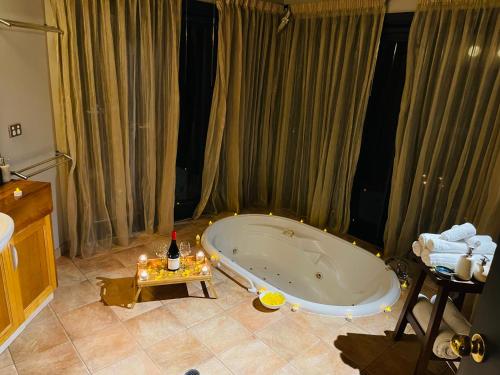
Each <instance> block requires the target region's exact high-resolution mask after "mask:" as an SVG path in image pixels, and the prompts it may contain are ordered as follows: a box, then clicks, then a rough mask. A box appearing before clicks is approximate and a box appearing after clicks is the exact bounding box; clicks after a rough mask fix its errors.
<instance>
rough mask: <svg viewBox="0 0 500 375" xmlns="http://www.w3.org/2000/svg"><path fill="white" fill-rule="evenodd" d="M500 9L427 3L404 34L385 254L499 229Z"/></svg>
mask: <svg viewBox="0 0 500 375" xmlns="http://www.w3.org/2000/svg"><path fill="white" fill-rule="evenodd" d="M499 12H500V8H498V7H494V6H493V3H492V2H490V1H474V0H470V1H465V0H464V1H458V2H456V3H452V2H450V1H446V0H444V1H437V0H432V1H429V0H426V1H423V2H421V3H420V4H419V7H418V9H417V12H416V13H415V17H414V19H413V23H412V27H411V30H410V39H409V46H408V59H407V72H406V82H405V88H404V92H403V98H402V102H401V110H400V115H399V121H398V132H397V136H396V153H395V159H394V167H393V178H392V187H391V196H390V202H389V212H388V219H387V224H386V230H385V246H386V253H388V254H402V253H405V252H407V251H408V249H409V248H410V244H411V242H412V241H413V240H414V239H415V238H416V236H417V235H418V233H420V232H440V231H442V230H444V229H446V228H448V227H450V226H452V225H453V224H458V223H462V222H464V221H470V222H472V223H473V224H474V225H476V227H477V228H478V231H479V232H480V233H485V234H490V235H492V236H493V237H494V238H498V236H499V234H500V232H499V231H500V228H499V227H498V222H499V221H500V199H499V194H498V186H499V185H498V183H499V180H500V176H499V174H500V169H499V168H500V164H499V163H498V160H499V148H500V143H499V129H500V126H499V125H500V124H499V108H500V94H499V91H500V90H499V89H498V88H499V87H500V86H499V81H500V78H499V67H500V56H499V53H500V52H499V51H500V21H499Z"/></svg>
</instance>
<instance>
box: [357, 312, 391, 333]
mask: <svg viewBox="0 0 500 375" xmlns="http://www.w3.org/2000/svg"><path fill="white" fill-rule="evenodd" d="M397 319H398V316H397V314H393V313H392V312H391V313H379V314H376V315H372V316H366V317H361V318H357V317H355V318H353V319H352V323H354V324H355V325H357V326H358V327H360V328H361V329H363V330H365V331H366V332H368V333H371V334H373V335H384V332H385V331H394V328H396V324H397V322H398V320H397Z"/></svg>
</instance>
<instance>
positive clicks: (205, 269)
mask: <svg viewBox="0 0 500 375" xmlns="http://www.w3.org/2000/svg"><path fill="white" fill-rule="evenodd" d="M201 273H202V274H203V275H207V274H208V266H207V265H204V266H203V267H201Z"/></svg>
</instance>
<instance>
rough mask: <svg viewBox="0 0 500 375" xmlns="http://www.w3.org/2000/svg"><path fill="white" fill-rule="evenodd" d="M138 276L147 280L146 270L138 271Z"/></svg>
mask: <svg viewBox="0 0 500 375" xmlns="http://www.w3.org/2000/svg"><path fill="white" fill-rule="evenodd" d="M139 277H140V278H141V280H147V279H148V277H149V274H148V271H146V270H142V271H141V272H140V273H139Z"/></svg>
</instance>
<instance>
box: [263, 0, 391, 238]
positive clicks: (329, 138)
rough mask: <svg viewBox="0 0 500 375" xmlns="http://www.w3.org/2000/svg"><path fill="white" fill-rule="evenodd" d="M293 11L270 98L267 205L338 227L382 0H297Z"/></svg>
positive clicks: (344, 218) (341, 228) (346, 202)
mask: <svg viewBox="0 0 500 375" xmlns="http://www.w3.org/2000/svg"><path fill="white" fill-rule="evenodd" d="M292 13H293V15H294V19H293V21H292V22H291V23H290V25H289V29H288V30H287V32H286V35H285V39H286V41H285V44H286V45H285V47H284V51H285V57H284V61H285V67H284V72H283V75H282V77H281V85H282V86H281V92H280V95H279V96H278V98H277V99H278V101H279V105H278V107H279V116H278V130H277V136H276V142H275V153H276V159H275V163H274V168H275V170H274V173H273V182H272V188H273V199H272V204H273V206H276V207H287V208H291V209H292V210H293V211H295V212H296V213H297V214H299V215H301V216H305V217H307V219H308V221H309V222H310V223H311V224H313V225H316V226H320V227H329V228H331V229H333V230H334V231H337V232H345V231H347V229H348V226H349V217H350V212H349V206H350V200H351V189H352V183H353V179H354V174H355V171H356V165H357V161H358V156H359V148H360V146H361V137H362V131H363V122H364V117H365V113H366V107H367V104H368V97H369V95H370V87H371V82H372V77H373V73H374V69H375V63H376V58H377V52H378V45H379V40H380V33H381V31H382V25H383V19H384V2H383V1H370V0H368V1H326V2H319V3H304V4H298V5H296V6H292Z"/></svg>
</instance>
